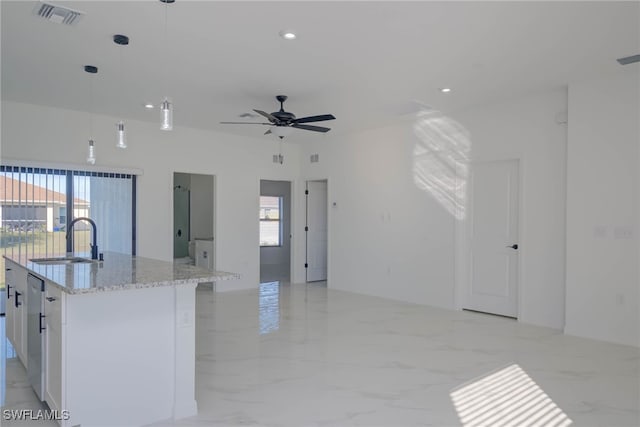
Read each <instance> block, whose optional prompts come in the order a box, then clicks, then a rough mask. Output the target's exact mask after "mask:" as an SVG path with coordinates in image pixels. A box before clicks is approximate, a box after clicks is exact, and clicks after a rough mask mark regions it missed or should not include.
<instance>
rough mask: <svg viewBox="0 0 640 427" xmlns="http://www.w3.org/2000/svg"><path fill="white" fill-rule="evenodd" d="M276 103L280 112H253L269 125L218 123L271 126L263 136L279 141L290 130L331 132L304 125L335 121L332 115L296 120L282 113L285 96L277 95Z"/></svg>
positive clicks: (291, 115)
mask: <svg viewBox="0 0 640 427" xmlns="http://www.w3.org/2000/svg"><path fill="white" fill-rule="evenodd" d="M276 99H277V100H278V102H280V111H276V112H273V113H271V114H269V113H265V112H264V111H261V110H255V109H254V110H253V111H255V112H256V113H258V114H260V115H261V116H263V117H265V118H267V120H269V123H255V122H220V123H221V124H226V125H267V126H271V128H269V129H268V130H267V131H266V132H265V133H264V134H265V135H268V134H270V133H273V134H275V135H277V136H278V137H280V138H281V139H282V138H284V137H285V136H287V135H289V134H290V133H291V130H292V128H294V129H302V130H310V131H313V132H322V133H326V132H329V131H330V130H331V128H326V127H322V126H313V125H306V124H304V123H312V122H322V121H325V120H335V117H334V116H333V114H322V115H319V116H309V117H301V118H299V119H297V118H296V116H295V114H293V113H289V112H288V111H284V101H286V100H287V96H286V95H278V96H276Z"/></svg>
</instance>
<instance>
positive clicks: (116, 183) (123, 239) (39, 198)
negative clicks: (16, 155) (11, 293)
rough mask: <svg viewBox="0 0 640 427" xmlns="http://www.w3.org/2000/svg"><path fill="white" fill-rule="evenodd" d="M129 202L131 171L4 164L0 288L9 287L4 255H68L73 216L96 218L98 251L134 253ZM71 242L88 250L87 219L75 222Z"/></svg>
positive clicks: (0, 172)
mask: <svg viewBox="0 0 640 427" xmlns="http://www.w3.org/2000/svg"><path fill="white" fill-rule="evenodd" d="M70 181H71V182H70ZM68 187H70V188H71V191H72V197H73V199H72V204H71V206H73V209H72V212H68V211H67V210H68V207H67V202H68V198H69V195H68V194H67V193H68V191H69V190H68ZM131 206H132V180H131V175H121V174H103V173H95V172H81V171H66V170H60V169H45V168H26V167H12V166H0V227H1V229H0V230H1V234H0V268H1V269H2V270H0V272H1V273H0V291H2V292H3V293H4V288H5V283H4V281H5V278H4V271H5V263H4V258H2V257H1V256H2V255H11V256H25V257H27V258H34V257H50V256H59V255H64V254H65V252H66V232H67V222H68V221H70V220H71V219H73V218H78V217H90V218H92V219H93V220H94V221H96V224H97V225H98V244H99V249H100V251H104V250H113V251H117V252H124V253H131V246H132V244H131V242H132V209H131ZM73 243H74V245H73V246H74V248H73V249H74V252H75V253H78V254H82V253H84V254H87V253H90V243H91V232H90V226H89V224H87V223H86V222H84V221H81V222H78V223H77V224H76V225H75V226H74V227H73Z"/></svg>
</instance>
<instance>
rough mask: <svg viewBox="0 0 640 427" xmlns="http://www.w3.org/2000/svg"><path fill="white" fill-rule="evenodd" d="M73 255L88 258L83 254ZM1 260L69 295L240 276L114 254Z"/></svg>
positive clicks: (212, 280)
mask: <svg viewBox="0 0 640 427" xmlns="http://www.w3.org/2000/svg"><path fill="white" fill-rule="evenodd" d="M65 255H66V254H59V255H48V256H52V257H53V256H65ZM76 255H77V256H82V257H85V258H89V257H87V256H86V254H76ZM4 257H5V258H6V259H8V260H11V261H14V262H16V263H18V264H20V265H22V266H23V267H25V268H26V269H27V270H28V271H29V272H31V273H34V274H35V275H37V276H40V277H42V278H43V279H46V280H49V281H50V282H51V283H52V284H53V285H55V286H57V287H59V288H60V289H62V290H63V291H64V292H66V293H69V294H86V293H96V292H107V291H119V290H127V289H140V288H153V287H158V286H170V285H181V284H193V283H206V282H218V281H220V280H230V279H238V278H239V277H240V276H239V275H238V274H235V273H227V272H224V271H211V270H206V269H204V268H200V267H196V266H193V265H185V264H174V263H172V262H167V261H160V260H157V259H151V258H143V257H139V256H132V255H126V254H121V253H117V252H105V253H104V261H93V262H91V263H74V264H37V263H34V262H32V261H30V260H29V258H33V257H32V256H30V257H27V256H25V255H22V256H11V255H5V256H4Z"/></svg>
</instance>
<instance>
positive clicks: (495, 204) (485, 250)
mask: <svg viewBox="0 0 640 427" xmlns="http://www.w3.org/2000/svg"><path fill="white" fill-rule="evenodd" d="M471 186H472V189H471V190H472V199H471V223H470V226H471V230H470V236H471V246H470V247H471V253H470V257H469V260H470V266H469V267H470V269H469V271H470V280H469V292H468V297H467V298H466V304H465V307H464V308H468V309H471V310H477V311H483V312H486V313H493V314H499V315H503V316H509V317H517V315H518V218H519V202H518V197H519V164H518V161H517V160H507V161H496V162H483V163H474V164H473V165H472V168H471Z"/></svg>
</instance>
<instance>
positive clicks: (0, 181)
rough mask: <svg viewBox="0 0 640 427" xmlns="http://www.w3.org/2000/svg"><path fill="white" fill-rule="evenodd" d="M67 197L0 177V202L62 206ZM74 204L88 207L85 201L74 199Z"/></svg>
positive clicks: (26, 183) (23, 182)
mask: <svg viewBox="0 0 640 427" xmlns="http://www.w3.org/2000/svg"><path fill="white" fill-rule="evenodd" d="M66 200H67V195H66V194H64V193H60V192H58V191H53V190H49V189H47V188H45V187H40V186H38V185H33V184H29V183H28V182H25V181H20V180H17V179H13V178H9V177H8V176H2V175H0V202H2V203H3V204H5V203H4V202H7V201H13V202H14V203H16V202H18V201H22V202H25V203H26V202H28V204H32V203H33V204H38V205H44V204H48V203H52V204H54V203H56V204H64V203H66ZM73 203H74V204H80V205H88V204H89V202H88V201H86V200H82V199H78V198H74V199H73Z"/></svg>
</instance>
